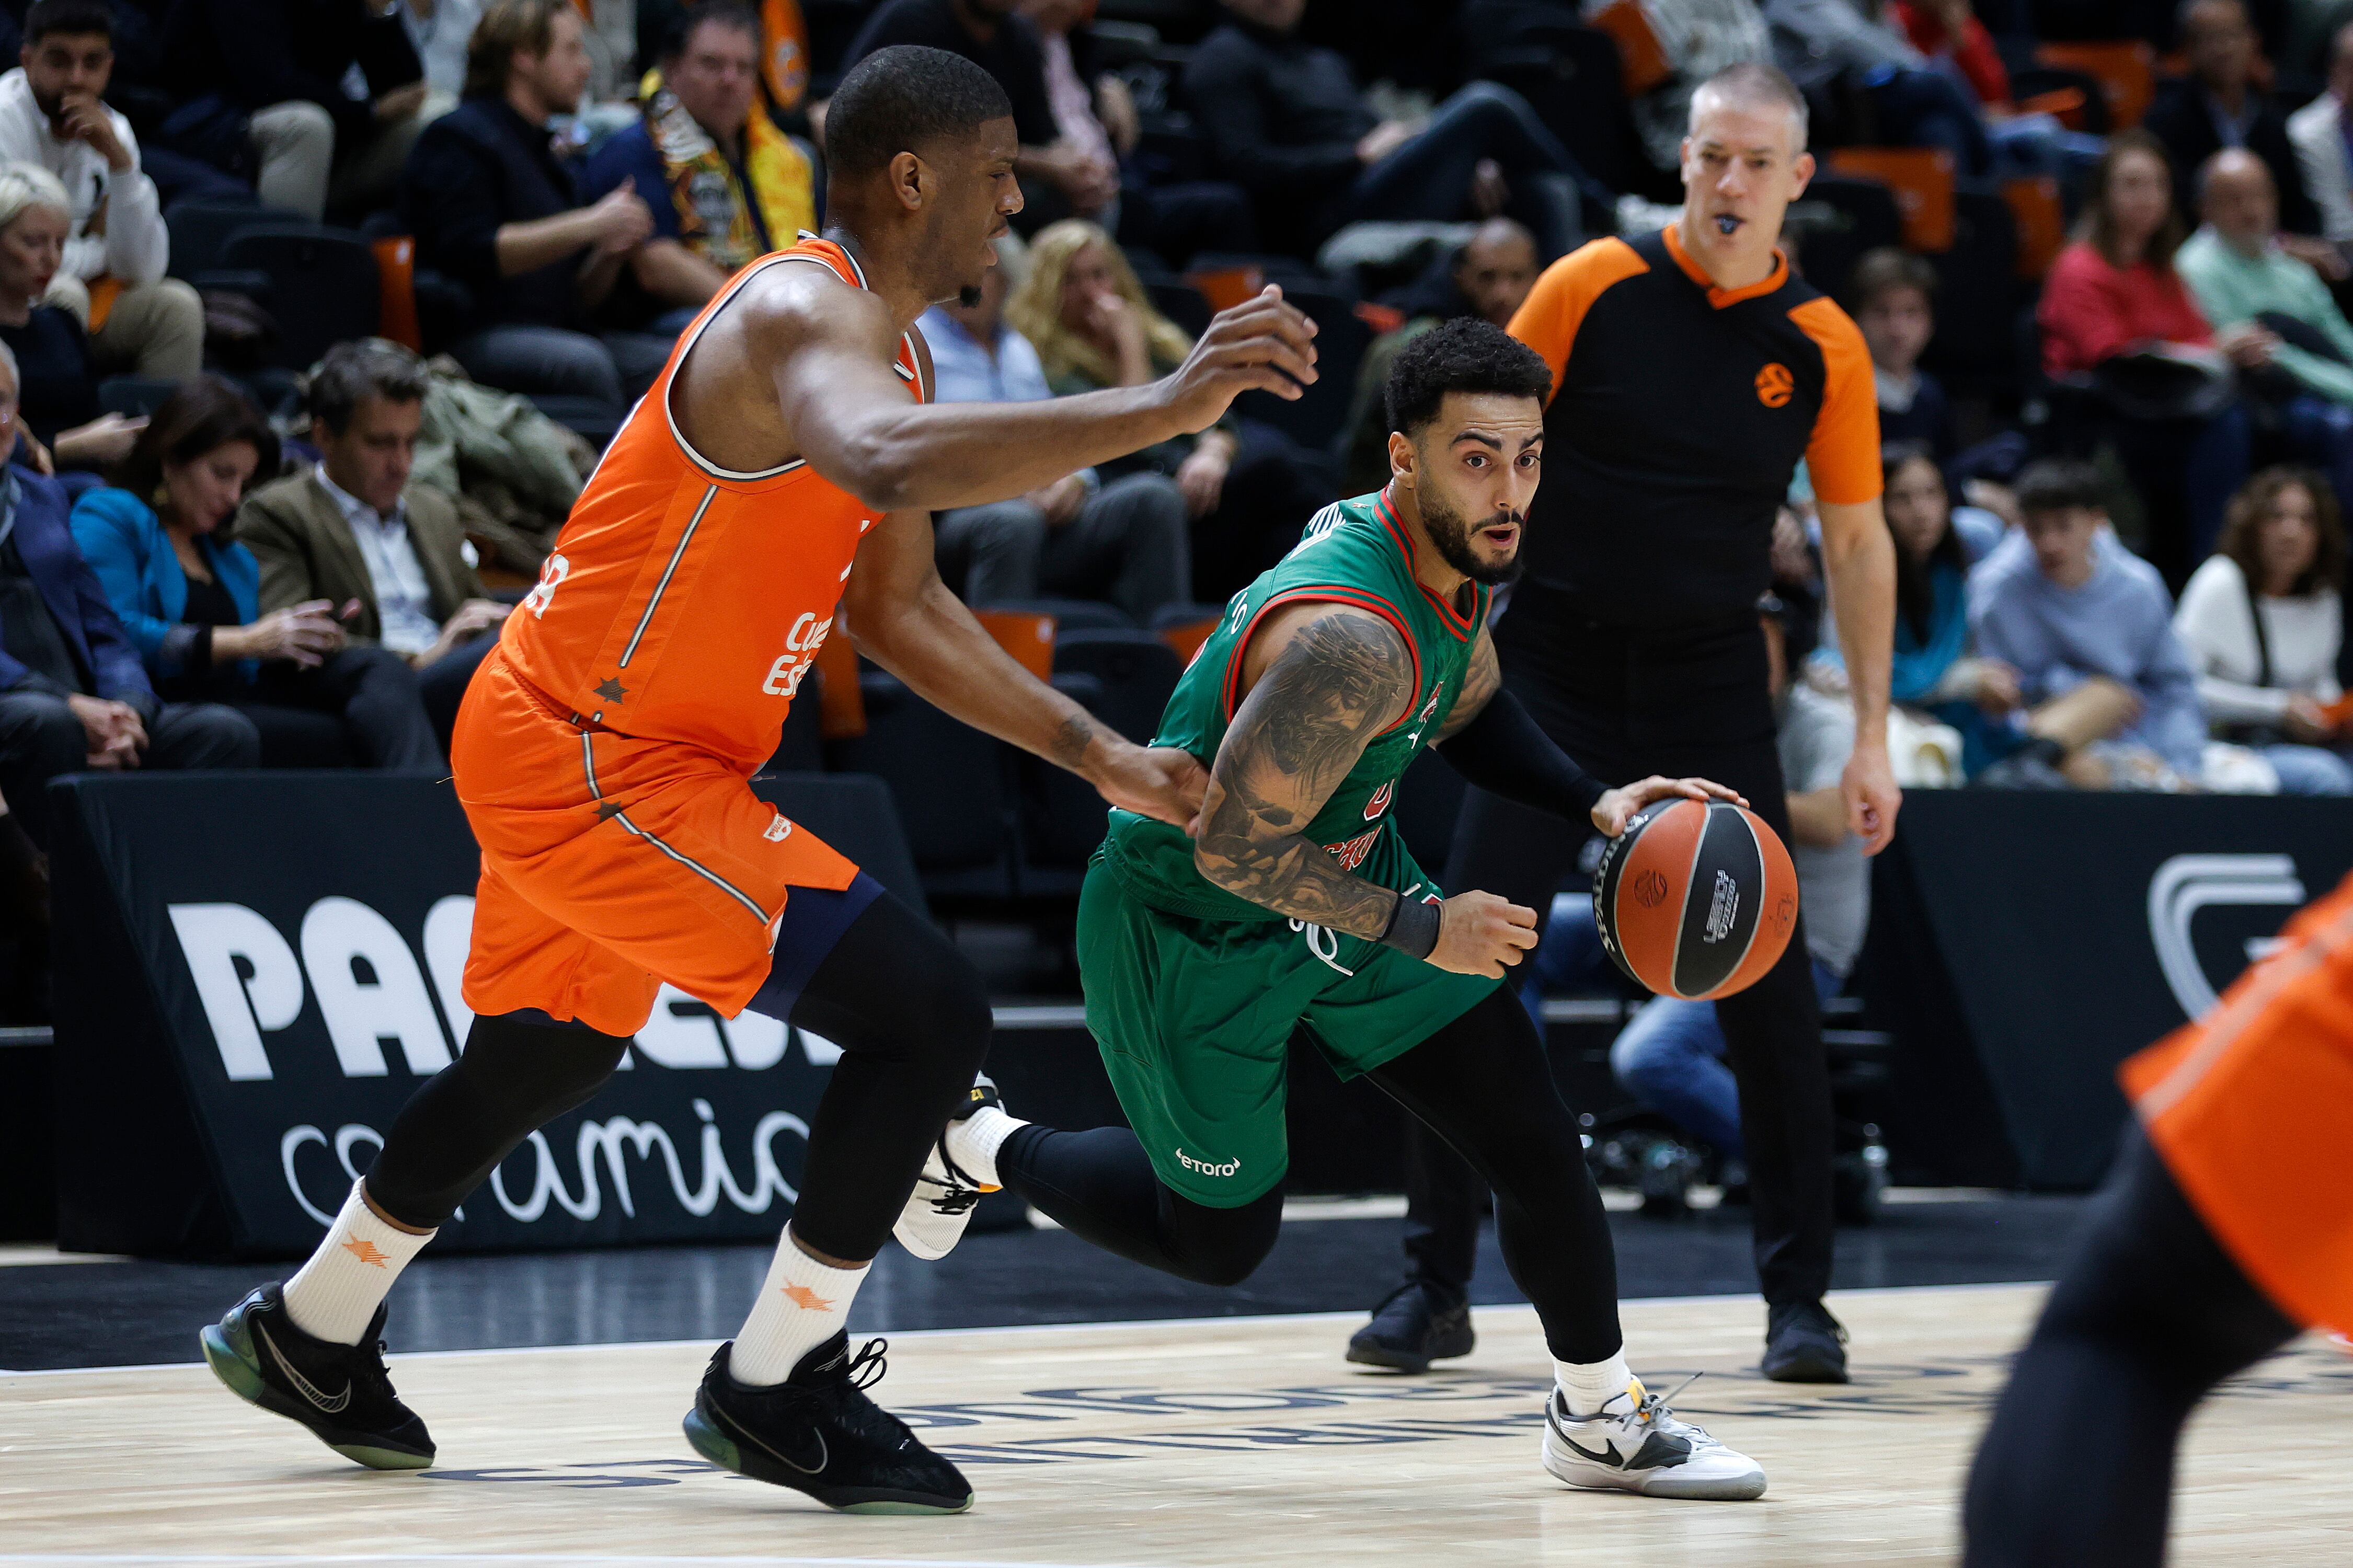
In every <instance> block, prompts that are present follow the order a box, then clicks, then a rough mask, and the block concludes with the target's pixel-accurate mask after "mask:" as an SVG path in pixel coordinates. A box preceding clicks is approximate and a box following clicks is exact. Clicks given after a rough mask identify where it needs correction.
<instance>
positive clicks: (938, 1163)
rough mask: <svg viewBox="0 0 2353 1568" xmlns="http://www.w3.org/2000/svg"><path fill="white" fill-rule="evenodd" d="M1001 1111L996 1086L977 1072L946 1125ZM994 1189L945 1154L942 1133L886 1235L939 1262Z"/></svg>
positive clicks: (951, 1249) (945, 1142) (960, 1239)
mask: <svg viewBox="0 0 2353 1568" xmlns="http://www.w3.org/2000/svg"><path fill="white" fill-rule="evenodd" d="M1003 1109H1004V1101H1003V1100H1001V1099H1000V1098H999V1097H998V1095H997V1085H996V1084H994V1083H992V1082H990V1081H989V1079H988V1077H987V1074H983V1075H981V1076H980V1077H978V1078H976V1079H973V1080H972V1089H971V1090H970V1092H969V1093H968V1094H967V1095H966V1096H965V1102H964V1104H963V1106H962V1107H960V1108H959V1109H958V1110H957V1111H956V1113H955V1115H954V1116H951V1117H950V1118H948V1124H949V1125H950V1126H954V1125H955V1123H957V1122H959V1121H969V1120H970V1119H971V1118H972V1117H973V1116H975V1115H976V1114H977V1113H978V1112H980V1111H981V1110H1003ZM996 1191H997V1188H996V1187H994V1186H992V1185H990V1184H988V1183H986V1182H983V1181H982V1180H980V1179H979V1178H978V1177H977V1176H974V1175H972V1174H970V1173H967V1172H965V1169H964V1168H963V1167H962V1166H960V1165H958V1164H957V1163H955V1160H954V1159H953V1158H951V1157H950V1156H949V1154H948V1135H947V1133H946V1132H945V1131H942V1132H941V1133H940V1135H939V1137H938V1138H937V1139H935V1140H934V1141H933V1143H932V1152H931V1153H930V1154H929V1155H927V1156H926V1157H925V1158H924V1160H923V1174H922V1175H920V1176H917V1177H916V1178H915V1190H914V1191H913V1193H910V1194H908V1195H907V1206H906V1207H905V1208H903V1209H902V1210H900V1211H899V1222H898V1223H897V1224H896V1225H894V1226H892V1227H891V1234H892V1236H895V1237H898V1238H899V1245H900V1246H902V1247H905V1248H906V1249H907V1250H908V1251H910V1252H912V1253H913V1254H914V1255H915V1256H916V1257H918V1258H924V1259H926V1260H928V1259H932V1258H945V1257H946V1256H947V1255H948V1254H949V1253H951V1252H954V1251H955V1244H956V1243H957V1242H959V1241H962V1240H963V1239H964V1227H965V1226H967V1225H969V1224H971V1223H972V1208H973V1205H975V1204H976V1203H978V1202H980V1200H981V1198H982V1196H983V1195H984V1194H988V1193H993V1192H996Z"/></svg>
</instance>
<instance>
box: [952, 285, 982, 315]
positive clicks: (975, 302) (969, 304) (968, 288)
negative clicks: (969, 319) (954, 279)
mask: <svg viewBox="0 0 2353 1568" xmlns="http://www.w3.org/2000/svg"><path fill="white" fill-rule="evenodd" d="M956 303H957V304H959V305H962V306H963V307H964V308H965V310H979V309H980V285H979V284H977V283H967V284H965V286H964V287H963V288H961V289H957V290H956Z"/></svg>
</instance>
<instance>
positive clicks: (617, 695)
mask: <svg viewBox="0 0 2353 1568" xmlns="http://www.w3.org/2000/svg"><path fill="white" fill-rule="evenodd" d="M628 694H629V689H628V687H626V686H624V685H622V684H621V678H620V677H619V676H614V677H613V678H612V679H609V680H607V681H606V682H605V684H604V685H602V686H600V687H598V688H597V689H596V695H597V696H599V697H601V698H603V699H604V700H606V701H607V702H619V701H620V700H622V699H623V698H625V697H627V696H628Z"/></svg>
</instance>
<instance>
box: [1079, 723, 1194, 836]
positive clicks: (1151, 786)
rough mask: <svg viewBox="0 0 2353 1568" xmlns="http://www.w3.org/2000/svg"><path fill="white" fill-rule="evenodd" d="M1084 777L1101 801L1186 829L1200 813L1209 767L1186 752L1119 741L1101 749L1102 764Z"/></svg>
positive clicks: (1190, 828) (1168, 747) (1191, 825)
mask: <svg viewBox="0 0 2353 1568" xmlns="http://www.w3.org/2000/svg"><path fill="white" fill-rule="evenodd" d="M1087 779H1088V782H1089V783H1091V784H1093V785H1094V786H1095V788H1096V789H1097V790H1099V791H1101V792H1102V795H1103V798H1104V799H1105V800H1107V801H1109V802H1111V803H1112V805H1115V806H1118V807H1120V808H1121V809H1122V810H1124V811H1133V812H1134V813H1136V814H1137V815H1139V816H1149V817H1153V818H1155V819H1157V820H1158V821H1161V822H1165V823H1167V824H1168V825H1169V826H1172V827H1181V828H1183V829H1185V830H1186V831H1187V833H1190V832H1191V831H1192V830H1193V821H1194V818H1196V817H1198V816H1200V814H1201V796H1202V795H1205V794H1207V793H1208V788H1209V771H1208V769H1207V768H1205V767H1203V766H1202V765H1201V763H1200V760H1199V759H1198V758H1197V757H1195V756H1194V755H1193V753H1192V752H1187V751H1183V750H1181V749H1179V748H1177V747H1176V746H1138V745H1133V744H1130V743H1129V742H1125V741H1123V742H1120V743H1119V744H1118V745H1116V746H1113V747H1111V748H1109V749H1107V750H1106V751H1105V752H1103V760H1102V762H1101V763H1097V764H1096V765H1095V766H1094V767H1093V768H1092V769H1090V770H1089V771H1088V773H1087Z"/></svg>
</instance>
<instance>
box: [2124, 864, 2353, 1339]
mask: <svg viewBox="0 0 2353 1568" xmlns="http://www.w3.org/2000/svg"><path fill="white" fill-rule="evenodd" d="M2120 1076H2121V1077H2122V1079H2123V1080H2124V1086H2125V1092H2126V1094H2127V1095H2128V1096H2130V1097H2131V1099H2132V1101H2133V1105H2134V1109H2135V1110H2136V1111H2137V1113H2138V1115H2139V1117H2140V1120H2141V1122H2142V1124H2143V1125H2144V1126H2145V1127H2146V1128H2147V1131H2148V1137H2149V1142H2152V1143H2153V1144H2155V1145H2156V1147H2157V1151H2158V1153H2159V1154H2161V1155H2162V1156H2164V1159H2165V1163H2166V1166H2167V1168H2168V1169H2169V1170H2170V1171H2171V1172H2172V1173H2173V1177H2174V1180H2175V1181H2176V1182H2178V1183H2179V1184H2180V1186H2181V1190H2182V1192H2183V1193H2184V1194H2187V1195H2188V1197H2189V1201H2190V1204H2191V1205H2192V1206H2194V1207H2195V1208H2196V1209H2197V1210H2198V1213H2199V1215H2200V1217H2201V1218H2202V1219H2204V1220H2205V1222H2206V1225H2207V1228H2208V1229H2210V1230H2211V1231H2212V1232H2213V1233H2214V1236H2215V1238H2216V1239H2217V1240H2219V1241H2220V1242H2221V1244H2222V1247H2223V1248H2224V1250H2226V1251H2227V1252H2229V1253H2230V1254H2231V1257H2232V1259H2233V1260H2235V1261H2236V1262H2237V1263H2238V1265H2239V1267H2240V1268H2242V1269H2243V1270H2245V1272H2246V1275H2247V1278H2248V1279H2251V1280H2253V1282H2254V1283H2255V1285H2256V1286H2257V1288H2259V1289H2261V1290H2262V1291H2263V1294H2264V1295H2266V1296H2268V1297H2270V1298H2271V1300H2272V1301H2273V1303H2274V1305H2276V1306H2277V1307H2278V1308H2279V1309H2280V1310H2281V1311H2283V1312H2284V1313H2286V1314H2287V1315H2288V1316H2289V1317H2291V1318H2293V1319H2295V1321H2298V1322H2300V1323H2305V1324H2319V1325H2322V1326H2324V1327H2326V1328H2328V1329H2332V1330H2334V1331H2337V1332H2338V1333H2353V1157H2348V1153H2347V1149H2348V1145H2353V877H2348V878H2347V879H2345V881H2344V882H2343V883H2341V884H2340V885H2339V886H2338V887H2337V890H2336V891H2335V892H2333V893H2331V894H2329V895H2328V896H2327V897H2326V898H2324V899H2322V900H2319V901H2318V902H2316V903H2314V904H2311V905H2309V906H2307V907H2306V909H2305V910H2304V912H2303V913H2301V914H2299V915H2297V916H2296V917H2295V920H2293V921H2289V922H2288V926H2287V930H2286V931H2285V932H2284V946H2282V947H2281V948H2280V950H2279V951H2278V952H2274V953H2273V954H2272V955H2271V956H2270V957H2269V958H2266V959H2265V960H2264V961H2263V963H2259V964H2257V965H2255V966H2254V967H2253V969H2250V970H2249V971H2248V972H2247V973H2244V974H2242V975H2241V976H2240V977H2239V979H2238V981H2237V983H2236V984H2233V985H2232V987H2231V989H2230V990H2229V991H2227V992H2225V993H2224V994H2223V996H2222V1002H2221V1005H2220V1006H2219V1007H2217V1008H2215V1009H2214V1011H2213V1012H2212V1013H2211V1014H2209V1015H2208V1016H2206V1017H2205V1018H2203V1019H2201V1020H2200V1021H2199V1022H2197V1023H2195V1024H2191V1025H2189V1026H2187V1027H2184V1028H2181V1029H2178V1030H2176V1031H2175V1032H2174V1033H2173V1034H2171V1035H2169V1036H2168V1037H2166V1038H2165V1039H2164V1040H2162V1041H2160V1042H2159V1043H2158V1044H2157V1045H2154V1046H2151V1047H2149V1048H2148V1049H2147V1050H2145V1051H2143V1052H2141V1053H2140V1054H2139V1055H2137V1056H2136V1057H2134V1058H2131V1059H2130V1060H2128V1061H2126V1063H2125V1064H2124V1067H2123V1069H2122V1071H2121V1074H2120Z"/></svg>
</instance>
